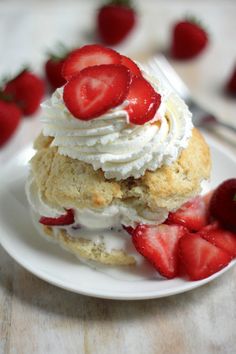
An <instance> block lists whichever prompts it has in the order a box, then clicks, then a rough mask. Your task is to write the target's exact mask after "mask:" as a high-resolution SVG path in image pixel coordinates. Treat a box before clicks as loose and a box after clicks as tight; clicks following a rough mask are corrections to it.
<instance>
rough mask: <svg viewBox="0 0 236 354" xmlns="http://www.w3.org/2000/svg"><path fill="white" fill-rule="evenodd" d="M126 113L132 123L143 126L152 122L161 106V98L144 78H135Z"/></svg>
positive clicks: (131, 86) (133, 78)
mask: <svg viewBox="0 0 236 354" xmlns="http://www.w3.org/2000/svg"><path fill="white" fill-rule="evenodd" d="M127 100H128V101H129V104H128V106H127V107H126V111H127V112H128V114H129V121H130V123H133V124H137V125H142V124H145V123H146V122H148V121H149V120H151V119H152V118H153V117H154V116H155V114H156V111H157V109H158V107H159V106H160V104H161V96H160V95H159V94H158V93H157V92H156V91H155V90H154V88H153V87H152V86H151V85H150V84H149V82H148V81H147V80H145V79H144V78H143V77H138V76H133V77H132V82H131V85H130V89H129V94H128V97H127Z"/></svg>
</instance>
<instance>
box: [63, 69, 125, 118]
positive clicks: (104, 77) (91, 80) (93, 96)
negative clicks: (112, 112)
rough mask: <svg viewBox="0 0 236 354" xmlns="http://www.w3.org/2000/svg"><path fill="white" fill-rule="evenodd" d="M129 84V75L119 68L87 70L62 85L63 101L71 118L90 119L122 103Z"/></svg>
mask: <svg viewBox="0 0 236 354" xmlns="http://www.w3.org/2000/svg"><path fill="white" fill-rule="evenodd" d="M130 80H131V78H130V71H129V70H128V69H127V68H126V67H125V66H123V65H113V64H110V65H98V66H92V67H88V68H86V69H84V70H82V71H81V72H80V73H79V74H78V75H77V76H75V77H73V78H72V79H71V80H70V81H69V82H68V83H67V84H66V86H65V87H64V92H63V99H64V102H65V105H66V107H67V108H68V110H69V111H70V112H71V113H72V114H73V116H74V117H76V118H79V119H82V120H89V119H93V118H96V117H98V116H99V115H101V114H103V113H105V112H106V111H108V110H109V109H111V108H113V107H116V106H117V105H119V104H121V103H122V102H123V101H124V99H125V98H126V97H127V94H128V90H129V87H130Z"/></svg>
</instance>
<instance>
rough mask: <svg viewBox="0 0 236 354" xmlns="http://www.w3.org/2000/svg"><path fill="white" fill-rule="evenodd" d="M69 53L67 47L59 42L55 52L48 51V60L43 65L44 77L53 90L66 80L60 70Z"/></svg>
mask: <svg viewBox="0 0 236 354" xmlns="http://www.w3.org/2000/svg"><path fill="white" fill-rule="evenodd" d="M69 53H70V51H69V50H68V48H66V47H65V46H64V45H62V44H59V48H58V50H57V53H49V56H48V60H47V61H46V63H45V65H44V69H45V74H46V78H47V80H48V82H49V84H50V85H51V87H52V89H54V90H55V89H56V88H58V87H61V86H63V85H64V84H65V83H66V80H65V79H64V77H63V76H62V74H61V70H62V67H63V64H64V62H65V60H66V59H67V57H68V55H69Z"/></svg>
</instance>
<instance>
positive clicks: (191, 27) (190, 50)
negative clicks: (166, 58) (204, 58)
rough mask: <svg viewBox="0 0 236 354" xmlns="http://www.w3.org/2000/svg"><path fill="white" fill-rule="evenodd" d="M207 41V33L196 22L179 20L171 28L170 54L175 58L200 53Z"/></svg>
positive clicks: (189, 56)
mask: <svg viewBox="0 0 236 354" xmlns="http://www.w3.org/2000/svg"><path fill="white" fill-rule="evenodd" d="M207 43H208V35H207V33H206V31H205V30H204V29H203V28H202V27H201V25H200V24H199V23H198V22H196V21H194V20H192V19H190V20H186V21H181V22H178V23H176V24H175V26H174V28H173V35H172V44H171V54H172V56H173V57H174V58H177V59H190V58H193V57H195V56H197V55H198V54H200V53H201V52H202V51H203V49H204V48H205V47H206V46H207Z"/></svg>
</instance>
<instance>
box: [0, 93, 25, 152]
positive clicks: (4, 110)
mask: <svg viewBox="0 0 236 354" xmlns="http://www.w3.org/2000/svg"><path fill="white" fill-rule="evenodd" d="M20 120H21V111H20V109H19V108H18V107H17V105H16V104H15V103H13V102H8V101H5V100H3V99H0V147H2V146H3V145H4V144H5V143H6V142H7V141H8V139H10V138H11V136H12V135H13V134H14V132H15V131H16V129H17V127H18V125H19V123H20Z"/></svg>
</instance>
